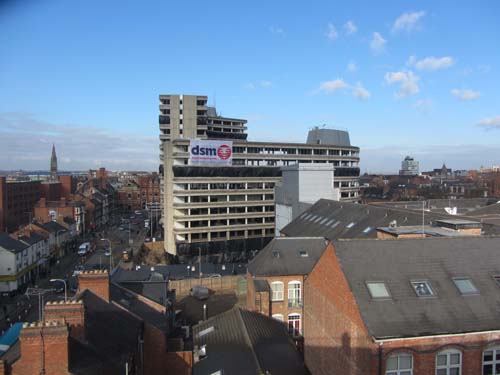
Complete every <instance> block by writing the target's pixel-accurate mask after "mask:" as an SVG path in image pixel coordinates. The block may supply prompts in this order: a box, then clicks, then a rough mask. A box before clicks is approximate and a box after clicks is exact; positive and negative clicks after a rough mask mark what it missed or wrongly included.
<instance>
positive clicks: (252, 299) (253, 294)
mask: <svg viewBox="0 0 500 375" xmlns="http://www.w3.org/2000/svg"><path fill="white" fill-rule="evenodd" d="M246 279H247V300H246V308H247V309H248V310H250V311H256V312H259V313H261V314H263V315H265V316H271V315H270V311H271V296H270V295H269V292H257V291H255V286H254V283H253V281H254V278H253V277H252V276H251V275H250V274H249V273H248V272H247V275H246ZM259 279H262V278H259Z"/></svg>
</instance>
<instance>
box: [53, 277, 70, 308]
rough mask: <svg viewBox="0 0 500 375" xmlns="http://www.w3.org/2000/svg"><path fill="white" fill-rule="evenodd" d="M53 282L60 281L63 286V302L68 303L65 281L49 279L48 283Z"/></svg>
mask: <svg viewBox="0 0 500 375" xmlns="http://www.w3.org/2000/svg"><path fill="white" fill-rule="evenodd" d="M55 281H61V282H62V283H63V284H64V302H65V303H66V302H68V288H67V285H66V280H64V279H50V282H51V283H53V282H55Z"/></svg>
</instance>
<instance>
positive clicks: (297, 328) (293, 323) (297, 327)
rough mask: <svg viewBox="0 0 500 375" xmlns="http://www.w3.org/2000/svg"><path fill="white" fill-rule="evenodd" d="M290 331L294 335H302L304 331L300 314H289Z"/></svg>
mask: <svg viewBox="0 0 500 375" xmlns="http://www.w3.org/2000/svg"><path fill="white" fill-rule="evenodd" d="M288 333H290V334H291V335H293V336H300V334H301V333H302V331H301V324H300V315H299V314H290V315H288Z"/></svg>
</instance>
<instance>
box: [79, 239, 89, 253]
mask: <svg viewBox="0 0 500 375" xmlns="http://www.w3.org/2000/svg"><path fill="white" fill-rule="evenodd" d="M89 252H90V242H84V243H82V244H81V245H80V247H79V248H78V255H80V256H84V255H87V253H89Z"/></svg>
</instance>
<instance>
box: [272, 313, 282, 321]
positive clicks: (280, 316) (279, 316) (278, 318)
mask: <svg viewBox="0 0 500 375" xmlns="http://www.w3.org/2000/svg"><path fill="white" fill-rule="evenodd" d="M273 319H276V320H279V321H280V322H282V321H283V320H284V318H283V314H273Z"/></svg>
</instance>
